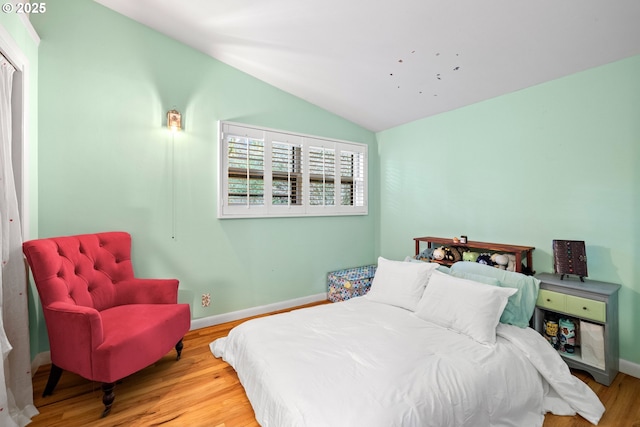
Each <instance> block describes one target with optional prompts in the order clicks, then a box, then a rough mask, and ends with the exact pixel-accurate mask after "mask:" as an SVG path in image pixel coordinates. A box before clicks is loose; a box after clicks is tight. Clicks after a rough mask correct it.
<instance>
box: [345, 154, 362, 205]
mask: <svg viewBox="0 0 640 427" xmlns="http://www.w3.org/2000/svg"><path fill="white" fill-rule="evenodd" d="M364 164H365V162H364V152H357V151H341V152H340V204H341V205H342V206H364V203H365V197H364V188H365V187H364V171H365V170H364Z"/></svg>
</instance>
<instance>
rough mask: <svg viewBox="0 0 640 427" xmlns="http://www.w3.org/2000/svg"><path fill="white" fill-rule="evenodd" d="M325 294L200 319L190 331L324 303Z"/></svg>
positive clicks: (192, 323)
mask: <svg viewBox="0 0 640 427" xmlns="http://www.w3.org/2000/svg"><path fill="white" fill-rule="evenodd" d="M326 300H327V294H326V292H325V293H321V294H316V295H309V296H307V297H302V298H296V299H291V300H288V301H281V302H276V303H273V304H267V305H261V306H258V307H251V308H246V309H244V310H238V311H232V312H230V313H223V314H217V315H215V316H209V317H201V318H199V319H193V320H192V321H191V330H192V331H193V330H194V329H201V328H206V327H208V326H213V325H219V324H220V323H226V322H232V321H234V320H240V319H246V318H247V317H252V316H258V315H260V314H266V313H271V312H274V311H278V310H286V309H287V308H293V307H298V306H301V305H305V304H311V303H314V302H319V301H326Z"/></svg>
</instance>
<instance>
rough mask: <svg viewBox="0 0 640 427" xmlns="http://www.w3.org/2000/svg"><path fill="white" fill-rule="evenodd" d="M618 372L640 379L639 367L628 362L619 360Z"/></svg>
mask: <svg viewBox="0 0 640 427" xmlns="http://www.w3.org/2000/svg"><path fill="white" fill-rule="evenodd" d="M620 372H622V373H623V374H627V375H631V376H632V377H636V378H640V365H638V364H637V363H633V362H629V361H628V360H624V359H620Z"/></svg>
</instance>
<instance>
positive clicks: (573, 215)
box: [377, 56, 640, 363]
mask: <svg viewBox="0 0 640 427" xmlns="http://www.w3.org/2000/svg"><path fill="white" fill-rule="evenodd" d="M638 76H640V56H636V57H632V58H629V59H626V60H622V61H619V62H616V63H613V64H609V65H605V66H602V67H599V68H595V69H591V70H588V71H585V72H581V73H578V74H575V75H571V76H568V77H565V78H562V79H558V80H555V81H552V82H549V83H545V84H541V85H539V86H535V87H532V88H529V89H526V90H522V91H519V92H515V93H512V94H509V95H505V96H501V97H498V98H495V99H491V100H488V101H485V102H481V103H478V104H475V105H471V106H468V107H465V108H461V109H458V110H455V111H451V112H448V113H445V114H440V115H437V116H434V117H431V118H425V119H422V120H418V121H415V122H412V123H410V124H407V125H403V126H399V127H396V128H393V129H390V130H387V131H384V132H380V133H378V134H377V139H378V149H379V156H380V171H381V172H380V205H381V210H380V222H381V225H380V230H379V233H380V247H381V254H382V255H383V256H385V257H390V258H401V257H404V256H405V255H408V254H413V251H414V246H413V240H412V238H413V237H416V236H429V235H431V236H439V237H453V236H459V235H461V234H466V235H468V236H469V238H470V239H471V240H479V241H487V242H501V243H511V244H520V245H530V246H535V247H536V248H537V249H536V250H535V251H534V257H533V261H534V262H533V264H534V268H535V270H536V271H538V272H545V271H546V272H550V271H552V269H553V267H552V249H551V241H552V240H553V239H575V240H584V241H585V242H586V246H587V256H588V269H589V277H590V278H593V279H596V280H603V281H609V282H614V283H619V284H621V285H622V290H621V292H620V339H621V346H620V355H621V357H622V358H623V359H626V360H629V361H631V362H634V363H640V340H638V336H637V333H638V331H639V330H640V263H639V262H638V259H640V225H639V220H638V218H639V216H640V188H639V187H640V79H638Z"/></svg>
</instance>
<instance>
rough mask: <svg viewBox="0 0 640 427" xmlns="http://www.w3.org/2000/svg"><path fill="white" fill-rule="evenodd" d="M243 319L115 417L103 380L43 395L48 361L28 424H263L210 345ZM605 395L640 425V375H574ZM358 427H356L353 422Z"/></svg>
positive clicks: (167, 360) (216, 332)
mask: <svg viewBox="0 0 640 427" xmlns="http://www.w3.org/2000/svg"><path fill="white" fill-rule="evenodd" d="M239 323H242V321H236V322H230V323H225V324H222V325H217V326H211V327H208V328H204V329H200V330H196V331H192V332H189V333H188V334H187V336H186V337H185V339H184V350H183V352H182V359H181V360H180V361H176V360H175V352H172V353H170V354H168V355H167V356H165V357H164V358H162V359H161V360H160V361H159V362H158V363H156V364H154V365H152V366H149V367H148V368H146V369H144V370H142V371H140V372H138V373H136V374H134V375H131V376H129V377H127V378H125V379H124V380H123V381H122V382H121V383H119V384H117V385H116V389H115V393H116V400H115V402H114V404H113V409H112V411H111V414H109V415H108V416H107V417H105V418H103V419H100V413H101V412H102V408H103V405H102V391H101V390H100V384H98V383H92V382H89V381H87V380H85V379H83V378H80V377H79V376H77V375H74V374H71V373H69V372H64V373H63V374H62V378H61V379H60V383H59V384H58V386H57V387H56V389H55V391H54V393H53V395H51V396H48V397H46V398H42V397H41V395H42V391H43V390H44V386H45V384H46V381H47V377H48V375H49V366H43V367H41V368H40V369H38V372H37V373H36V374H35V376H34V378H33V388H34V403H35V405H36V407H37V408H38V410H39V411H40V415H37V416H36V417H34V418H33V421H32V423H31V424H29V427H58V426H60V427H62V426H63V427H74V426H92V427H115V426H127V427H133V426H145V427H146V426H160V425H162V426H179V427H183V426H189V427H244V426H255V427H257V426H258V423H257V422H256V420H255V418H254V414H253V410H252V409H251V405H250V404H249V401H248V400H247V397H246V395H245V393H244V389H243V388H242V386H241V385H240V383H239V381H238V377H237V375H236V373H235V371H234V370H233V369H232V368H231V367H230V366H229V365H227V364H226V363H225V362H223V361H221V360H220V359H216V358H215V357H213V355H212V354H211V352H210V351H209V343H210V342H211V341H213V340H214V339H216V338H219V337H223V336H226V335H227V334H228V332H229V330H230V329H231V328H232V327H234V326H236V325H237V324H239ZM574 374H575V375H576V376H578V377H579V378H580V379H582V380H583V381H585V382H586V383H587V384H588V385H589V387H591V388H592V389H593V390H594V391H595V392H596V393H597V394H598V396H599V397H600V399H601V400H602V402H603V403H604V405H605V406H606V408H607V411H606V412H605V414H604V416H603V418H602V420H601V421H600V424H599V426H600V427H640V379H637V378H634V377H630V376H628V375H625V374H618V376H617V377H616V379H615V381H614V382H613V383H612V384H611V386H610V387H605V386H603V385H601V384H598V383H596V382H595V381H593V379H592V378H591V377H590V376H589V375H588V374H585V373H582V372H578V371H576V372H574ZM590 425H591V424H590V423H588V422H587V421H585V420H584V419H582V418H581V417H580V416H573V417H560V416H554V415H547V416H546V418H545V422H544V427H583V426H585V427H586V426H590ZM354 427H355V426H354Z"/></svg>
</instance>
